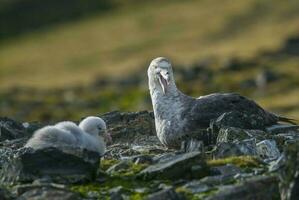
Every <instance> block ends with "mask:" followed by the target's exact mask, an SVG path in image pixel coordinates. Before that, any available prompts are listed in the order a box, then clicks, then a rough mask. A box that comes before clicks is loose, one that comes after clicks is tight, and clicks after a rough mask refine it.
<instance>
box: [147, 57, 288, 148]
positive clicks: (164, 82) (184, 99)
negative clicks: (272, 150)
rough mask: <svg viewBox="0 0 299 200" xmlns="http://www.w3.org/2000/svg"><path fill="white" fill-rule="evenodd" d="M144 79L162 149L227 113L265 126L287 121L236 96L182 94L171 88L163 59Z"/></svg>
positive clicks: (171, 80) (167, 64)
mask: <svg viewBox="0 0 299 200" xmlns="http://www.w3.org/2000/svg"><path fill="white" fill-rule="evenodd" d="M148 79H149V90H150V95H151V99H152V104H153V110H154V115H155V125H156V132H157V136H158V138H159V140H160V141H161V142H162V143H163V144H164V145H166V146H177V145H178V143H179V142H180V141H179V138H182V136H184V135H185V134H187V133H190V132H193V131H195V130H198V129H206V128H207V127H208V126H209V123H210V121H211V120H213V119H216V118H218V117H219V116H220V115H222V114H223V113H225V112H230V111H238V112H241V113H244V114H247V115H248V116H252V117H258V119H256V120H263V121H264V124H265V126H268V125H273V124H276V123H277V122H278V121H279V120H281V121H287V122H290V120H289V119H288V118H283V117H279V116H277V115H275V114H273V113H270V112H267V111H265V110H264V109H263V108H261V107H260V106H259V105H257V104H256V103H255V102H254V101H252V100H249V99H248V98H245V97H243V96H241V95H239V94H234V93H215V94H210V95H206V96H201V97H199V98H193V97H189V96H187V95H185V94H183V93H182V92H181V91H179V90H178V89H177V87H176V85H175V80H174V76H173V71H172V66H171V63H170V61H169V60H167V59H166V58H163V57H159V58H156V59H154V60H153V61H152V62H151V64H150V66H149V68H148ZM236 120H237V119H236ZM252 128H255V127H252Z"/></svg>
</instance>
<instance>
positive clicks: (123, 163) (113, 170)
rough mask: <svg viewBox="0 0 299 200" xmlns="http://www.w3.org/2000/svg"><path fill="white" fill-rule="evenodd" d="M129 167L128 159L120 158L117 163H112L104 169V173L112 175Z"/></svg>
mask: <svg viewBox="0 0 299 200" xmlns="http://www.w3.org/2000/svg"><path fill="white" fill-rule="evenodd" d="M130 167H131V162H130V161H128V160H122V161H120V162H119V163H117V164H115V165H112V166H111V167H110V168H109V169H107V170H106V173H108V174H110V175H113V174H115V173H117V172H119V171H123V170H126V169H129V168H130Z"/></svg>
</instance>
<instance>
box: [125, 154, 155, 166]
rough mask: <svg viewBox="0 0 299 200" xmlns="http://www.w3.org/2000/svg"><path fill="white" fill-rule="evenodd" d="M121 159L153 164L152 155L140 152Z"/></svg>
mask: <svg viewBox="0 0 299 200" xmlns="http://www.w3.org/2000/svg"><path fill="white" fill-rule="evenodd" d="M122 160H128V161H131V162H133V163H135V164H144V163H146V164H153V162H154V161H153V157H152V156H150V155H148V154H140V155H135V156H130V157H123V158H122Z"/></svg>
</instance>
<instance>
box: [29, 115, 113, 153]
mask: <svg viewBox="0 0 299 200" xmlns="http://www.w3.org/2000/svg"><path fill="white" fill-rule="evenodd" d="M105 139H108V140H110V139H111V138H110V135H109V134H108V133H107V129H106V123H105V122H104V121H103V120H102V119H101V118H99V117H93V116H90V117H87V118H85V119H84V120H83V121H82V122H81V123H80V124H79V126H77V125H76V124H75V123H73V122H70V121H64V122H59V123H57V124H55V125H54V126H46V127H43V128H41V129H39V130H37V131H36V132H35V133H34V134H33V136H32V137H31V138H30V139H29V140H28V142H27V144H26V145H25V147H31V148H33V149H43V148H47V147H55V148H58V149H62V148H63V147H64V146H71V147H79V148H85V149H87V150H90V151H95V152H98V153H99V154H100V155H103V154H104V153H105V150H106V143H105Z"/></svg>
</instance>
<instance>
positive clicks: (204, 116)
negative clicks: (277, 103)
mask: <svg viewBox="0 0 299 200" xmlns="http://www.w3.org/2000/svg"><path fill="white" fill-rule="evenodd" d="M190 103H191V102H190ZM192 104H193V105H192V106H190V110H189V111H187V112H189V114H190V115H189V116H190V117H191V120H192V121H194V122H196V123H197V125H200V126H203V127H207V126H209V123H210V121H211V120H212V119H216V118H218V117H219V116H220V115H221V114H223V113H225V112H230V111H238V112H241V113H246V114H248V115H256V116H259V117H262V118H263V120H264V121H265V124H267V125H272V124H275V123H277V121H278V120H279V118H278V117H277V116H276V115H274V114H272V113H270V112H267V111H265V110H264V109H263V108H261V107H260V106H259V105H257V104H256V103H255V102H254V101H252V100H249V99H248V98H246V97H243V96H241V95H239V94H235V93H215V94H210V95H207V96H202V97H200V98H198V99H195V100H194V101H193V102H192Z"/></svg>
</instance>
